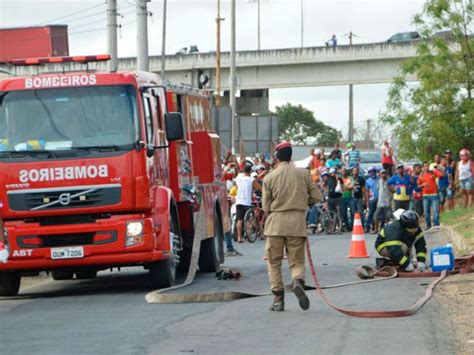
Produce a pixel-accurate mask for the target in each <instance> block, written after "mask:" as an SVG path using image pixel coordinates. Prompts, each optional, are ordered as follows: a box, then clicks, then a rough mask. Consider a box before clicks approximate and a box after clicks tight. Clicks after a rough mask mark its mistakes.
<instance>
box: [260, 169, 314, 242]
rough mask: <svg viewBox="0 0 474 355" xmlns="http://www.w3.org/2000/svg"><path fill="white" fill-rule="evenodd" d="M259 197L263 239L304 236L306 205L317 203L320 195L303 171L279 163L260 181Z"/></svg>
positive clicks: (306, 173)
mask: <svg viewBox="0 0 474 355" xmlns="http://www.w3.org/2000/svg"><path fill="white" fill-rule="evenodd" d="M262 197H263V201H262V205H263V210H264V211H265V212H266V214H267V219H266V221H265V232H264V234H265V235H266V236H283V237H290V236H295V237H306V236H307V231H306V213H307V210H308V205H312V204H314V203H317V202H320V201H321V192H320V191H319V189H318V188H317V187H316V185H314V184H313V182H312V181H311V177H310V175H309V172H308V171H307V170H306V169H298V168H295V167H294V166H293V165H290V164H288V163H287V162H280V163H279V164H278V167H277V168H276V169H275V170H273V171H272V172H271V173H270V174H268V175H267V176H266V177H265V179H264V180H263V192H262Z"/></svg>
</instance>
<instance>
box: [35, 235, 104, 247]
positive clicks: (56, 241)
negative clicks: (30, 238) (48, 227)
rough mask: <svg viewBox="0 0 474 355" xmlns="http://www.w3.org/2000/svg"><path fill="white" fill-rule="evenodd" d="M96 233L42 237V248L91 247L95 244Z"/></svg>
mask: <svg viewBox="0 0 474 355" xmlns="http://www.w3.org/2000/svg"><path fill="white" fill-rule="evenodd" d="M94 234H95V233H81V234H64V235H42V236H40V237H39V239H40V240H41V242H42V243H41V246H42V247H48V248H51V247H67V246H75V245H89V244H93V242H94Z"/></svg>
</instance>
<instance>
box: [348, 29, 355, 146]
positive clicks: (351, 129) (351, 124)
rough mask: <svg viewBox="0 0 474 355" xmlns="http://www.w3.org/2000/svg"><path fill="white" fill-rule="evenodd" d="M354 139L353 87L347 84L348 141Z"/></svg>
mask: <svg viewBox="0 0 474 355" xmlns="http://www.w3.org/2000/svg"><path fill="white" fill-rule="evenodd" d="M349 45H350V46H352V31H351V32H349ZM353 141H354V87H353V85H352V84H349V142H353Z"/></svg>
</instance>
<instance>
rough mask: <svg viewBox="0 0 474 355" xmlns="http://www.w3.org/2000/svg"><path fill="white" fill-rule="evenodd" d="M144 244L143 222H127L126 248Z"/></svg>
mask: <svg viewBox="0 0 474 355" xmlns="http://www.w3.org/2000/svg"><path fill="white" fill-rule="evenodd" d="M142 242H143V222H142V221H132V222H127V235H126V238H125V246H126V247H129V246H132V245H136V244H140V243H142Z"/></svg>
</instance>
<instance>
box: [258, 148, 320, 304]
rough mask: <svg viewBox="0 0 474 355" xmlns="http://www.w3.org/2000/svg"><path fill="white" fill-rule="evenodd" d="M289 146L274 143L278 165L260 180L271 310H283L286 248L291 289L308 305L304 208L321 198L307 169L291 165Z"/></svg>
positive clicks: (300, 300) (300, 302) (299, 300)
mask: <svg viewBox="0 0 474 355" xmlns="http://www.w3.org/2000/svg"><path fill="white" fill-rule="evenodd" d="M291 155H292V147H291V143H289V142H282V143H280V144H278V145H277V146H276V158H277V161H278V164H277V167H276V168H275V170H273V171H272V172H271V173H270V174H268V175H267V176H266V177H265V179H264V180H263V210H264V211H265V213H266V214H267V219H266V222H265V232H264V234H265V236H266V238H267V242H266V245H265V254H266V257H267V266H268V276H269V279H270V285H271V290H272V293H273V295H274V298H273V303H272V305H271V307H270V310H271V311H283V310H284V309H285V299H284V284H283V278H282V274H281V264H282V260H283V253H284V250H285V249H286V254H287V256H288V264H289V267H290V271H291V278H292V280H293V292H294V293H295V295H296V297H297V298H298V302H299V305H300V307H301V308H302V309H304V310H307V309H308V308H309V299H308V297H307V296H306V293H305V292H304V277H305V268H304V262H305V255H304V252H305V241H306V237H307V231H306V211H307V209H308V205H313V204H314V203H316V202H320V201H321V192H320V191H319V189H318V188H317V187H316V186H315V185H314V184H313V183H312V182H311V178H310V176H309V173H308V171H307V170H306V169H297V168H295V167H294V166H293V165H290V161H291Z"/></svg>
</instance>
